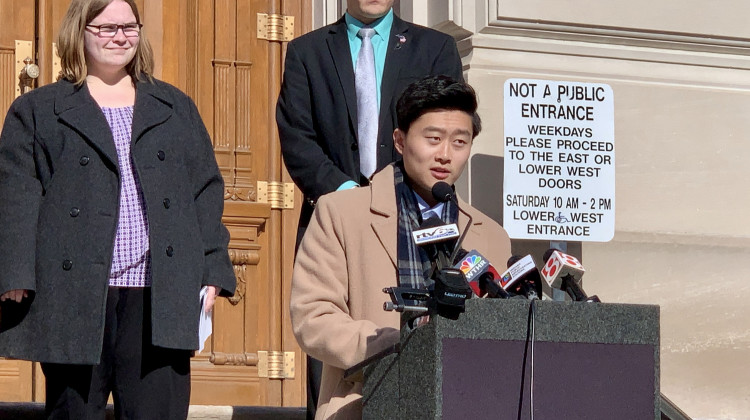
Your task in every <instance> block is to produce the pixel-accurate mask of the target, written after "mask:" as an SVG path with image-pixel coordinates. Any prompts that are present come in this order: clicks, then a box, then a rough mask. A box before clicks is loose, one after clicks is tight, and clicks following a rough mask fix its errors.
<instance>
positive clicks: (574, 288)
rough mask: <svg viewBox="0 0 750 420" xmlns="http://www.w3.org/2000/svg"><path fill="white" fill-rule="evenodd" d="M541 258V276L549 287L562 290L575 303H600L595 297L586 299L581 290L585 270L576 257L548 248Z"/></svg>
mask: <svg viewBox="0 0 750 420" xmlns="http://www.w3.org/2000/svg"><path fill="white" fill-rule="evenodd" d="M543 258H544V260H545V261H546V263H545V264H544V268H542V276H544V280H545V281H546V282H547V284H549V286H550V287H552V288H555V289H560V290H562V291H563V292H565V293H567V294H568V296H570V298H571V299H572V300H574V301H576V302H601V301H600V300H599V298H598V297H597V296H591V297H588V296H587V295H586V293H585V292H584V291H583V288H581V278H582V277H583V274H584V273H585V272H586V269H584V268H583V265H581V262H580V261H578V259H577V258H576V257H574V256H572V255H569V254H566V253H564V252H562V251H560V250H558V249H554V248H550V249H548V250H547V252H545V253H544V257H543Z"/></svg>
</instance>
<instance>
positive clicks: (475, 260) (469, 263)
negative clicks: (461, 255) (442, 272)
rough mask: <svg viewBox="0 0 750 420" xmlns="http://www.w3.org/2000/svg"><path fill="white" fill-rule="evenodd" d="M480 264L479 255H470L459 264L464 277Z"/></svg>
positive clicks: (480, 258)
mask: <svg viewBox="0 0 750 420" xmlns="http://www.w3.org/2000/svg"><path fill="white" fill-rule="evenodd" d="M480 262H482V257H480V256H479V255H470V256H468V257H467V258H466V259H465V260H463V261H462V262H461V271H463V273H464V275H468V274H469V271H471V269H472V268H474V267H476V265H477V264H479V263H480Z"/></svg>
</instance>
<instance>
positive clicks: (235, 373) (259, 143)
mask: <svg viewBox="0 0 750 420" xmlns="http://www.w3.org/2000/svg"><path fill="white" fill-rule="evenodd" d="M146 7H147V8H157V9H160V10H161V11H162V12H163V13H162V25H161V31H160V32H159V34H158V37H154V36H152V34H151V33H149V35H150V36H151V40H152V43H153V44H154V50H155V51H157V54H156V55H157V68H158V69H161V72H162V73H161V78H162V79H164V80H166V81H167V82H170V83H172V84H175V85H177V86H178V87H180V88H181V89H183V90H184V91H185V92H187V93H188V94H189V95H190V96H191V97H192V98H193V99H194V100H195V101H196V103H197V105H198V109H199V110H200V112H201V116H202V117H203V120H204V122H205V124H206V126H207V127H208V130H209V132H210V133H211V137H212V140H213V142H214V151H215V153H216V158H217V161H218V163H219V167H220V169H221V172H222V175H223V177H224V181H225V184H226V192H225V211H224V223H225V224H226V225H227V227H228V228H229V231H230V234H231V242H230V256H231V258H232V262H233V264H234V267H235V273H236V274H237V286H238V287H237V295H236V296H235V297H234V298H232V299H229V300H222V301H221V302H219V303H218V304H217V308H216V311H215V314H214V326H215V328H214V334H213V335H212V337H211V340H210V343H209V346H208V347H207V348H206V349H205V350H204V352H203V353H201V354H199V355H197V356H196V357H195V358H194V359H193V364H192V376H193V391H192V394H191V403H193V404H216V405H254V406H303V405H305V369H306V366H305V358H304V355H303V353H302V352H301V351H300V349H299V346H298V345H297V343H296V341H295V339H294V337H293V335H292V333H291V326H290V321H289V289H290V283H291V269H292V264H293V260H294V242H295V236H296V226H297V219H298V217H299V207H300V206H299V203H300V200H301V194H300V193H299V192H298V191H297V190H296V189H295V188H294V186H293V184H292V182H291V179H290V177H289V176H288V174H287V173H286V171H285V169H284V167H283V164H282V160H281V153H280V150H279V142H278V133H277V130H276V123H275V106H276V99H277V96H278V92H279V89H280V85H281V72H282V68H283V52H284V46H285V45H286V42H287V41H288V40H289V39H291V38H293V37H294V36H299V35H300V34H301V33H303V32H304V31H308V30H309V29H310V23H309V22H312V17H311V13H312V11H311V4H310V2H300V1H298V0H286V1H282V0H210V1H198V0H183V1H179V0H162V1H161V2H159V1H154V0H150V1H149V2H148V5H147V6H146ZM147 11H148V9H147ZM144 23H145V24H147V25H150V23H149V22H148V21H146V22H144ZM277 23H278V24H279V25H278V26H277V25H276V24H277ZM269 26H271V27H273V28H271V31H270V32H271V34H270V35H269V34H268V33H266V34H260V33H259V29H264V28H267V27H269ZM274 28H275V29H279V32H284V29H286V33H287V35H286V38H284V36H283V35H279V34H278V33H277V32H276V31H274ZM260 32H263V31H260ZM160 59H161V62H159V60H160Z"/></svg>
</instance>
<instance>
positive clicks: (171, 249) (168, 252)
mask: <svg viewBox="0 0 750 420" xmlns="http://www.w3.org/2000/svg"><path fill="white" fill-rule="evenodd" d="M172 255H174V248H172V245H169V246H168V247H167V257H171V256H172Z"/></svg>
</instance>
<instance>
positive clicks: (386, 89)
mask: <svg viewBox="0 0 750 420" xmlns="http://www.w3.org/2000/svg"><path fill="white" fill-rule="evenodd" d="M397 35H400V36H401V37H402V38H401V37H399V36H397ZM399 38H401V39H403V40H405V42H403V43H402V42H400V40H399ZM438 74H444V75H448V76H451V77H453V78H456V79H459V80H463V74H462V68H461V58H460V57H459V55H458V50H457V49H456V43H455V41H454V40H453V38H452V37H450V36H449V35H446V34H444V33H441V32H438V31H435V30H433V29H429V28H424V27H421V26H418V25H414V24H412V23H408V22H405V21H403V20H401V19H399V18H398V17H396V16H394V18H393V26H392V29H391V36H390V37H389V38H388V50H387V53H386V58H385V67H384V69H383V80H382V86H381V101H380V123H379V124H380V129H379V133H378V145H379V147H378V165H377V169H381V168H383V167H385V166H386V165H388V164H389V163H391V162H393V161H395V160H396V159H397V158H398V152H397V151H396V150H395V149H394V147H393V130H394V129H395V127H396V112H395V108H396V102H397V101H398V98H399V96H400V95H401V92H402V91H403V90H404V89H405V88H406V86H408V85H409V84H410V83H412V82H415V81H417V80H419V79H421V78H423V77H425V76H429V75H438ZM276 122H277V124H278V127H279V136H280V139H281V152H282V154H283V157H284V163H285V164H286V167H287V169H288V170H289V174H290V175H291V176H292V179H294V182H295V183H296V184H297V186H298V187H299V188H300V189H301V190H302V193H303V194H304V195H305V198H306V203H305V205H303V208H302V215H301V219H300V226H301V227H302V228H304V226H306V225H307V223H308V221H309V218H310V215H311V214H312V206H311V204H312V203H314V202H316V201H317V200H318V198H319V197H320V196H321V195H323V194H327V193H329V192H331V191H335V190H336V189H337V188H338V187H339V186H340V185H341V184H342V183H344V182H345V181H348V180H354V181H356V182H359V181H360V176H361V175H360V171H359V153H358V143H357V95H356V92H355V88H354V68H353V66H352V56H351V52H350V49H349V40H348V38H347V33H346V21H345V20H344V18H343V17H342V18H341V19H339V21H338V22H336V23H334V24H331V25H328V26H326V27H323V28H321V29H318V30H316V31H313V32H310V33H308V34H306V35H303V36H301V37H299V38H297V39H295V40H293V41H292V42H290V43H289V46H288V49H287V53H286V62H285V66H284V80H283V83H282V85H281V94H280V95H279V101H278V105H277V108H276Z"/></svg>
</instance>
